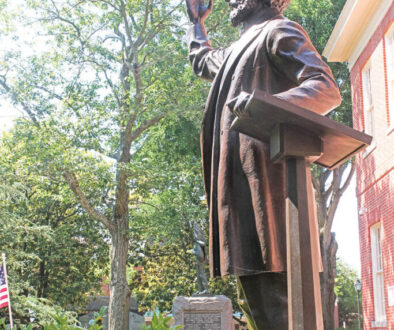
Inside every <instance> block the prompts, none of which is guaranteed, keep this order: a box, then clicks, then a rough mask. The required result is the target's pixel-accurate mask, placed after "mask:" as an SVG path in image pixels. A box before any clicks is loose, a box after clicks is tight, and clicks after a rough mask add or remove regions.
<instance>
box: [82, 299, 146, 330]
mask: <svg viewBox="0 0 394 330" xmlns="http://www.w3.org/2000/svg"><path fill="white" fill-rule="evenodd" d="M108 305H109V297H108V296H95V297H90V298H89V303H88V305H87V306H86V308H85V313H86V314H85V315H82V316H80V317H79V322H81V326H82V327H86V328H88V327H89V322H90V320H93V319H94V318H95V313H98V312H99V311H100V309H101V307H107V308H108ZM144 324H145V318H144V316H142V315H140V314H138V304H137V300H136V299H135V298H134V297H130V308H129V330H140V329H141V328H142V326H143V325H144ZM106 329H108V310H107V311H106V312H105V313H104V315H103V330H106Z"/></svg>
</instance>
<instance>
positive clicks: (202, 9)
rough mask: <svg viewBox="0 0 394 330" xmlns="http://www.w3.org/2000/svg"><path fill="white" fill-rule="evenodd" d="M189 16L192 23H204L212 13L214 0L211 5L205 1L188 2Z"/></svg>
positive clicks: (194, 0) (189, 0) (211, 0)
mask: <svg viewBox="0 0 394 330" xmlns="http://www.w3.org/2000/svg"><path fill="white" fill-rule="evenodd" d="M186 7H187V14H188V15H189V18H190V21H191V22H192V23H196V22H198V21H200V22H201V23H204V20H205V19H206V18H207V16H208V15H209V13H210V12H211V11H212V7H213V0H209V4H208V5H206V4H205V0H186Z"/></svg>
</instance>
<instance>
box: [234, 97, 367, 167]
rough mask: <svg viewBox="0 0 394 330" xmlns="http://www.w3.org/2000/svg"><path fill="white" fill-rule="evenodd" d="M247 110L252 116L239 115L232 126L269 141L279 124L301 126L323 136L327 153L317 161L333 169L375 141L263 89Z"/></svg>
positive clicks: (252, 98)
mask: <svg viewBox="0 0 394 330" xmlns="http://www.w3.org/2000/svg"><path fill="white" fill-rule="evenodd" d="M246 110H247V113H248V114H249V116H248V117H243V118H236V119H235V120H234V122H233V123H232V125H231V129H234V130H236V131H239V132H240V133H243V134H246V135H249V136H252V137H254V138H257V139H259V140H262V141H269V138H270V135H271V132H272V130H273V128H274V127H275V126H276V125H277V124H291V125H295V126H299V127H300V129H305V130H307V131H309V132H312V133H314V134H316V135H317V136H319V137H320V138H321V140H322V143H323V155H322V156H321V157H320V158H319V159H317V160H316V161H315V163H316V164H319V165H321V166H324V167H326V168H328V169H330V170H332V169H334V168H336V167H337V166H339V165H341V164H342V163H344V162H345V161H346V160H348V159H349V158H350V157H352V156H354V155H355V154H357V153H358V152H360V151H361V150H363V149H365V148H366V147H367V146H368V145H370V144H371V141H372V137H371V136H369V135H367V134H364V133H362V132H359V131H357V130H355V129H353V128H350V127H348V126H345V125H343V124H340V123H338V122H336V121H334V120H332V119H330V118H327V117H325V116H322V115H319V114H317V113H314V112H312V111H310V110H307V109H304V108H301V107H299V106H296V105H294V104H292V103H289V102H287V101H285V100H281V99H279V98H277V97H275V96H273V95H270V94H268V93H267V92H264V91H260V90H255V91H254V92H253V93H252V95H251V98H250V100H249V102H248V104H247V105H246Z"/></svg>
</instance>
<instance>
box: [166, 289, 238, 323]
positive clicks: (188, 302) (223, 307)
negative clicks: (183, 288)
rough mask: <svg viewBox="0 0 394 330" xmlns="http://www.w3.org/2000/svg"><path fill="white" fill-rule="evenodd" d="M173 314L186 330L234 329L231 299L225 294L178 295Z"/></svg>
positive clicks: (176, 321) (173, 306)
mask: <svg viewBox="0 0 394 330" xmlns="http://www.w3.org/2000/svg"><path fill="white" fill-rule="evenodd" d="M172 314H173V317H174V320H175V325H183V326H184V328H182V329H185V330H232V329H234V325H233V308H232V304H231V300H230V299H229V298H227V297H225V296H214V297H204V296H200V297H176V298H175V299H174V302H173V305H172Z"/></svg>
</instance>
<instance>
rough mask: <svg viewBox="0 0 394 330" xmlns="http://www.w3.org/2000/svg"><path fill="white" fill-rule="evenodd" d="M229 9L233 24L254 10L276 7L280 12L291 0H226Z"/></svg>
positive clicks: (239, 22)
mask: <svg viewBox="0 0 394 330" xmlns="http://www.w3.org/2000/svg"><path fill="white" fill-rule="evenodd" d="M226 1H227V2H228V3H229V5H230V7H231V8H232V9H231V12H230V20H231V24H232V25H233V26H237V25H239V24H241V23H243V22H244V21H245V20H246V19H247V18H248V17H249V16H250V15H251V14H252V13H253V12H255V11H256V10H264V8H276V9H277V10H278V11H279V12H280V13H282V12H283V11H284V10H285V9H286V7H287V6H288V5H289V3H290V1H291V0H226Z"/></svg>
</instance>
